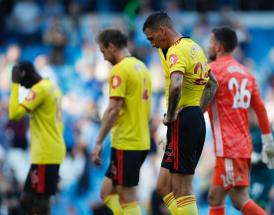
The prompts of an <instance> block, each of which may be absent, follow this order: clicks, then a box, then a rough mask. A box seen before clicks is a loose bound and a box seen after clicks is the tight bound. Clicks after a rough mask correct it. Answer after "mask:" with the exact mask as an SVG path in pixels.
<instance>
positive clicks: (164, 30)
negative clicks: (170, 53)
mask: <svg viewBox="0 0 274 215" xmlns="http://www.w3.org/2000/svg"><path fill="white" fill-rule="evenodd" d="M159 31H160V32H161V34H162V35H166V28H165V26H162V25H160V26H159Z"/></svg>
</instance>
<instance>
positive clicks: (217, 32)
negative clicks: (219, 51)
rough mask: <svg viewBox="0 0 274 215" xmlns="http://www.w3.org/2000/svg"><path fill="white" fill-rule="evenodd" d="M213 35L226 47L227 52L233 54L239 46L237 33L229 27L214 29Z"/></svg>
mask: <svg viewBox="0 0 274 215" xmlns="http://www.w3.org/2000/svg"><path fill="white" fill-rule="evenodd" d="M212 33H213V34H214V37H215V39H216V40H217V41H219V42H220V43H221V44H222V45H223V46H224V51H225V52H232V51H233V50H234V49H235V47H236V46H237V44H238V39H237V35H236V32H235V31H234V30H233V29H232V28H230V27H228V26H221V27H218V28H214V29H213V30H212Z"/></svg>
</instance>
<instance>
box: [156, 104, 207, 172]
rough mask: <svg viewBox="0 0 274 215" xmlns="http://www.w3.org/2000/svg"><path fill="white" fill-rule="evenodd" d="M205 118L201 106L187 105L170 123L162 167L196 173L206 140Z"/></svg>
mask: <svg viewBox="0 0 274 215" xmlns="http://www.w3.org/2000/svg"><path fill="white" fill-rule="evenodd" d="M205 134H206V129H205V120H204V115H203V113H202V111H201V109H200V107H186V108H184V109H183V110H181V111H180V113H179V114H178V118H177V120H176V121H175V122H173V123H171V124H170V125H168V129H167V144H166V148H165V154H164V156H163V160H162V164H161V167H163V168H166V169H169V171H170V172H171V173H182V174H194V172H195V168H196V166H197V164H198V161H199V158H200V156H201V153H202V150H203V146H204V141H205Z"/></svg>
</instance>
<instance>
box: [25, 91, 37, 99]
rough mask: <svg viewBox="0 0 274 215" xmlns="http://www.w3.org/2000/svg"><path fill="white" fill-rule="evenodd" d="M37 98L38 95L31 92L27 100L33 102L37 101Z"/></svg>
mask: <svg viewBox="0 0 274 215" xmlns="http://www.w3.org/2000/svg"><path fill="white" fill-rule="evenodd" d="M35 97H36V93H35V92H34V91H33V90H31V91H30V92H29V94H28V96H27V97H26V100H27V101H33V100H34V99H35Z"/></svg>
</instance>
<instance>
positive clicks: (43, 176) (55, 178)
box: [24, 164, 60, 196]
mask: <svg viewBox="0 0 274 215" xmlns="http://www.w3.org/2000/svg"><path fill="white" fill-rule="evenodd" d="M59 166H60V165H58V164H32V165H31V167H30V170H29V173H28V176H27V180H26V182H25V186H24V192H27V193H35V194H43V195H49V196H50V195H54V194H55V193H56V191H57V184H58V182H59Z"/></svg>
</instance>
